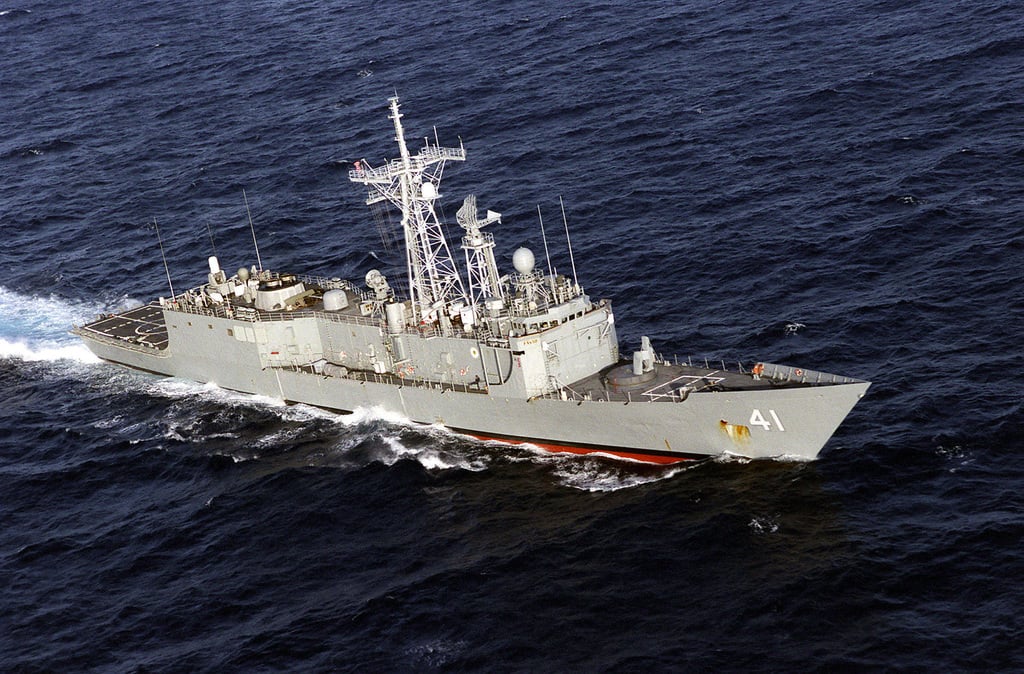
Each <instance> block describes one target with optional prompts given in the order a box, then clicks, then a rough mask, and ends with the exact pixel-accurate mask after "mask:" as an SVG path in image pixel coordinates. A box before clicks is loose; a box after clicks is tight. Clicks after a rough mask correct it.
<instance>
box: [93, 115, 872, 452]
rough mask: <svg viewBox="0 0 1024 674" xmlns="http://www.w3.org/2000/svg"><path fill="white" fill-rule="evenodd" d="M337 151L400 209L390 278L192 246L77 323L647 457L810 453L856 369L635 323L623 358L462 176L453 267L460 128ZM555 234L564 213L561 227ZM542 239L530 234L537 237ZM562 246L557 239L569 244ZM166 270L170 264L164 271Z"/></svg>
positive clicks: (97, 341)
mask: <svg viewBox="0 0 1024 674" xmlns="http://www.w3.org/2000/svg"><path fill="white" fill-rule="evenodd" d="M389 117H390V119H391V121H392V123H393V125H394V130H395V140H396V141H397V144H398V153H399V154H398V157H397V158H396V159H392V160H390V161H388V162H386V163H383V164H381V165H378V166H371V165H370V163H369V162H366V161H365V160H364V161H359V162H354V163H353V165H352V166H353V168H352V170H350V171H349V172H348V178H349V179H350V180H351V181H353V182H355V183H358V184H360V185H363V186H365V187H366V188H367V190H368V192H369V197H368V199H367V203H368V204H370V205H373V204H378V203H382V202H383V203H386V204H389V205H393V206H395V207H397V209H398V211H399V212H400V213H401V235H402V237H403V241H404V250H405V257H406V270H405V271H406V278H405V279H403V281H405V282H406V283H407V287H408V295H407V296H406V297H402V296H401V295H400V294H399V293H398V292H396V290H395V288H394V287H393V285H392V282H391V281H389V280H388V279H387V278H386V277H385V276H384V275H383V274H382V273H380V271H378V270H372V271H370V272H369V273H367V274H366V276H365V278H364V279H363V284H357V283H353V282H351V281H348V280H343V279H341V278H324V277H317V276H309V275H302V274H298V273H291V272H285V271H273V270H270V269H265V268H263V266H262V262H261V261H259V253H258V248H257V253H256V258H257V262H258V263H257V264H255V265H252V266H250V267H244V266H243V267H241V268H239V269H238V270H237V272H235V273H233V274H229V272H226V271H224V270H223V269H222V268H221V266H220V262H219V261H218V259H217V258H216V257H210V258H209V261H208V262H209V273H208V275H207V277H206V282H205V283H203V284H201V285H198V286H196V287H193V288H190V289H189V290H187V291H185V292H182V293H174V291H173V288H172V290H171V296H170V297H166V298H160V299H159V300H158V301H154V302H152V303H150V304H148V305H145V306H140V307H136V308H133V309H130V310H127V311H124V312H120V313H116V314H108V315H102V316H100V317H98V318H97V319H96V320H95V321H93V322H90V323H88V324H85V325H81V326H76V327H75V329H74V332H75V334H77V335H79V336H81V337H82V338H83V339H84V341H85V343H86V344H87V345H88V346H89V348H90V349H91V350H92V351H93V352H94V353H95V354H96V355H97V356H98V357H99V358H101V359H103V360H105V361H109V362H112V363H117V364H120V365H124V366H127V367H131V368H135V369H138V370H144V371H146V372H151V373H155V374H159V375H166V376H172V377H179V378H183V379H189V380H194V381H197V382H204V383H214V384H216V385H218V386H220V387H223V388H227V389H232V390H236V391H242V392H247V393H252V394H259V395H263V396H269V397H272V398H275V399H280V400H282V401H286V402H296V403H306V404H309V405H314V406H317V407H321V408H325V409H328V410H336V411H339V412H350V411H352V410H355V409H357V408H363V407H367V408H378V409H382V410H386V411H389V412H393V413H398V414H400V415H402V416H404V417H406V418H408V419H410V420H412V421H415V422H420V423H424V424H439V425H442V426H444V427H446V428H449V429H451V430H453V431H457V432H460V433H464V434H467V435H471V436H474V437H476V438H480V439H487V440H500V441H506V442H511V443H530V444H533V445H536V446H538V447H541V448H544V449H547V450H551V451H560V452H573V453H591V452H601V453H606V454H611V455H615V456H619V457H625V458H630V459H635V460H640V461H647V462H654V463H673V462H677V461H682V460H687V459H696V458H702V457H708V456H717V455H729V454H731V455H736V456H741V457H749V458H763V457H779V458H786V459H795V460H810V459H814V458H816V457H817V456H818V453H819V452H820V451H821V449H822V447H823V446H824V445H825V443H826V442H827V441H828V439H829V438H830V437H831V436H832V434H833V433H834V432H835V430H836V428H837V427H838V426H839V424H840V423H841V422H842V421H843V419H844V418H845V417H846V416H847V414H848V413H849V412H850V410H851V409H852V408H853V406H854V405H855V404H856V403H857V401H858V400H859V399H860V398H861V397H863V395H864V393H865V391H866V390H867V388H868V386H869V385H870V383H869V382H867V381H863V380H859V379H855V378H851V377H844V376H839V375H834V374H829V373H826V372H821V371H816V370H811V369H807V368H800V367H793V366H789V365H782V364H774V363H767V362H760V363H754V364H751V365H749V366H748V367H744V366H743V365H741V364H737V366H736V367H734V368H730V369H727V368H726V367H725V364H724V363H723V364H721V367H718V366H716V364H712V363H707V362H701V363H694V362H692V361H689V360H687V361H679V360H678V359H669V358H665V357H663V356H661V355H659V354H658V353H657V352H656V351H655V349H654V348H653V346H652V345H651V343H650V340H649V339H648V338H647V337H643V338H642V339H641V341H640V344H639V345H638V346H639V348H637V349H636V350H635V351H633V352H632V353H631V354H630V356H629V357H625V358H622V357H620V353H619V342H618V339H617V337H616V329H615V319H614V315H613V313H612V304H611V302H610V301H609V300H607V299H597V300H595V299H592V298H591V296H590V295H588V294H587V293H586V292H584V289H583V288H582V287H581V286H580V285H579V283H578V281H577V277H576V273H575V261H573V262H572V266H573V275H572V277H571V278H570V277H568V276H566V275H562V274H558V273H555V272H554V271H552V270H551V267H550V262H549V263H548V265H547V269H546V270H538V269H537V268H536V267H537V264H536V260H535V257H534V254H533V253H532V252H531V251H530V250H529V249H527V248H520V249H518V250H516V251H515V252H514V254H513V256H512V263H513V270H512V271H511V272H509V273H507V274H501V273H500V272H499V270H498V266H497V263H496V261H495V254H494V248H495V242H494V237H493V235H492V234H491V233H490V232H489V231H485V228H486V227H488V226H489V225H493V224H496V223H500V221H501V216H500V214H499V213H495V212H493V211H485V212H484V213H481V212H480V211H479V209H478V207H477V204H476V198H475V197H474V196H473V195H469V196H467V197H466V198H465V201H464V202H463V204H462V206H461V208H459V209H458V212H457V214H456V220H457V222H458V225H459V226H460V227H461V228H462V229H463V230H464V235H463V237H462V241H461V248H462V251H463V253H464V267H465V273H464V274H463V271H462V270H460V269H459V265H457V264H456V257H455V256H453V255H452V252H451V248H450V247H449V243H448V240H447V238H446V236H445V233H444V223H443V222H442V220H441V218H439V216H438V210H439V209H438V207H439V204H438V203H437V201H438V198H439V194H440V192H439V187H440V183H441V177H442V173H443V170H444V168H445V166H446V164H448V163H449V162H457V161H464V160H465V158H466V152H465V149H464V147H463V146H462V145H461V143H460V146H459V147H457V148H455V147H442V146H440V144H439V143H438V142H436V139H435V142H434V143H431V142H430V141H429V140H425V141H424V146H423V147H422V149H420V150H419V151H418V152H416V153H415V154H413V153H412V152H411V151H410V149H409V148H408V146H407V145H406V140H405V133H404V130H403V125H402V121H401V120H402V117H403V115H402V114H401V113H400V112H399V103H398V99H397V98H392V99H390V115H389ZM566 234H567V236H568V230H567V231H566ZM546 245H547V244H546V240H545V249H546ZM570 255H571V248H570ZM168 280H169V277H168Z"/></svg>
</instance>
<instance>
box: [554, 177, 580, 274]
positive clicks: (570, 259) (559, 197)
mask: <svg viewBox="0 0 1024 674" xmlns="http://www.w3.org/2000/svg"><path fill="white" fill-rule="evenodd" d="M558 205H559V206H561V207H562V223H563V224H564V225H565V242H566V243H567V244H569V263H570V264H571V265H572V283H573V285H576V286H578V285H579V284H580V282H579V281H578V280H577V279H576V260H574V259H573V257H572V241H570V240H569V221H568V220H566V219H565V204H564V203H563V202H562V195H561V194H559V195H558Z"/></svg>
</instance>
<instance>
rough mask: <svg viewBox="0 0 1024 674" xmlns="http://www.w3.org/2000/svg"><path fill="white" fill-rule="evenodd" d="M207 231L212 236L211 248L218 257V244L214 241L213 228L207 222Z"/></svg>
mask: <svg viewBox="0 0 1024 674" xmlns="http://www.w3.org/2000/svg"><path fill="white" fill-rule="evenodd" d="M206 233H207V234H208V235H209V236H210V248H211V249H213V256H214V257H217V244H215V243H214V242H213V228H212V227H210V223H209V222H207V223H206Z"/></svg>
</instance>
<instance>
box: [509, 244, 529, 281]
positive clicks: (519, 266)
mask: <svg viewBox="0 0 1024 674" xmlns="http://www.w3.org/2000/svg"><path fill="white" fill-rule="evenodd" d="M533 262H534V259H533V251H532V250H530V249H529V248H518V249H516V252H514V253H512V266H513V267H515V268H516V271H517V272H519V273H520V274H523V275H526V274H531V273H533Z"/></svg>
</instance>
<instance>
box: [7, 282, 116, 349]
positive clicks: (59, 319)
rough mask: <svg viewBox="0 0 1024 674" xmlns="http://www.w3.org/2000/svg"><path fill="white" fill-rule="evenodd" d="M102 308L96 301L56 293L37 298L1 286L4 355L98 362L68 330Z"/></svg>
mask: <svg viewBox="0 0 1024 674" xmlns="http://www.w3.org/2000/svg"><path fill="white" fill-rule="evenodd" d="M100 311H101V307H99V306H97V305H95V304H89V303H84V302H75V301H71V300H66V299H62V298H59V297H57V296H55V295H51V296H50V297H36V296H32V295H27V294H24V293H19V292H17V291H14V290H9V289H7V288H4V287H3V286H0V358H13V359H17V360H24V361H49V362H55V361H63V360H70V361H77V362H80V363H98V362H99V359H98V358H97V357H96V356H94V355H93V354H92V352H90V351H89V349H88V348H86V346H85V345H84V344H82V343H81V341H79V339H78V338H77V337H75V336H73V335H71V334H69V333H68V330H69V329H70V328H71V327H72V325H74V324H75V323H82V322H85V321H86V320H87V319H88V318H90V317H91V316H93V315H95V314H97V313H99V312H100Z"/></svg>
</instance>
